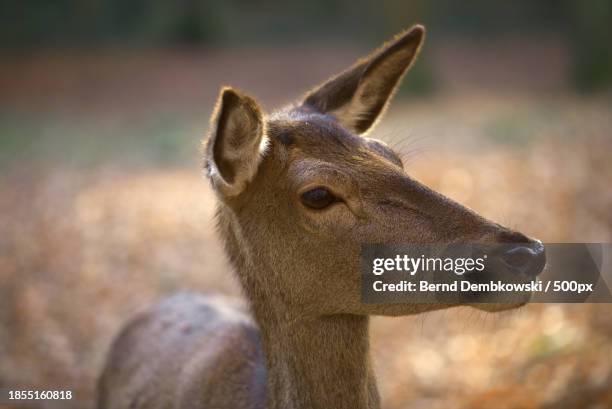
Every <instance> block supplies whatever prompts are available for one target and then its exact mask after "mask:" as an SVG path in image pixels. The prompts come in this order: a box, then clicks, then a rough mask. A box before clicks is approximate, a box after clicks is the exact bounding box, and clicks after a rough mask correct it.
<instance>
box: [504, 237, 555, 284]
mask: <svg viewBox="0 0 612 409" xmlns="http://www.w3.org/2000/svg"><path fill="white" fill-rule="evenodd" d="M502 260H503V261H504V263H505V264H506V266H507V267H508V268H509V269H511V270H512V271H513V272H515V273H521V274H525V275H527V276H530V277H534V276H536V275H538V274H540V273H541V272H542V270H543V269H544V265H545V264H546V254H545V251H544V245H543V244H542V242H540V241H534V242H531V243H525V244H520V245H516V246H514V247H512V248H510V249H509V250H506V251H505V252H504V253H503V254H502Z"/></svg>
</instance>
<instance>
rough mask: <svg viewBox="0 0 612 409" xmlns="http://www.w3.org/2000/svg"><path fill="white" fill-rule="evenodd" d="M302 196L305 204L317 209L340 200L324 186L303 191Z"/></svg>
mask: <svg viewBox="0 0 612 409" xmlns="http://www.w3.org/2000/svg"><path fill="white" fill-rule="evenodd" d="M300 198H301V200H302V203H303V204H304V206H306V207H310V208H311V209H317V210H320V209H324V208H326V207H327V206H329V205H331V204H332V203H335V202H337V201H338V198H337V197H336V196H334V195H333V194H332V193H331V192H330V191H329V190H327V189H326V188H324V187H315V188H314V189H310V190H308V191H306V192H304V193H302V196H301V197H300Z"/></svg>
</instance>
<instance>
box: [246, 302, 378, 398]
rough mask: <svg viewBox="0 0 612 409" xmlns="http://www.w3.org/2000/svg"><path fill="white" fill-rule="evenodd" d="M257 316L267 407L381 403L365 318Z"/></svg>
mask: <svg viewBox="0 0 612 409" xmlns="http://www.w3.org/2000/svg"><path fill="white" fill-rule="evenodd" d="M257 309H258V308H257V307H255V308H254V310H255V311H257ZM255 315H256V316H257V320H258V322H259V324H260V328H261V333H262V341H263V346H264V351H265V355H266V361H267V369H268V380H267V382H268V388H267V393H268V400H267V402H268V403H267V408H268V409H281V408H282V409H305V408H309V409H330V408H334V409H343V408H347V409H349V408H350V409H366V408H367V409H374V408H376V409H377V408H379V407H380V406H379V399H378V391H377V388H376V381H375V378H374V373H373V370H372V366H371V360H370V356H369V340H368V318H367V317H362V316H354V315H334V316H327V317H318V318H311V319H301V320H299V319H297V320H293V319H289V320H287V321H284V320H283V321H278V320H273V319H272V320H270V317H269V316H268V317H266V318H267V319H260V317H259V315H260V314H258V313H256V314H255ZM284 318H285V319H286V318H290V317H284Z"/></svg>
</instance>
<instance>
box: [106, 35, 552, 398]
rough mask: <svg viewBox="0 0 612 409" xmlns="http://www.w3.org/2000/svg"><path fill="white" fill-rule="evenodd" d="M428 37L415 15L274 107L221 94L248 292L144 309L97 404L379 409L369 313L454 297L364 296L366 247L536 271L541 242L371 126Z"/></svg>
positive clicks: (221, 212) (224, 189)
mask: <svg viewBox="0 0 612 409" xmlns="http://www.w3.org/2000/svg"><path fill="white" fill-rule="evenodd" d="M424 36H425V29H424V27H423V26H421V25H415V26H413V27H411V28H410V29H407V30H405V31H403V32H402V33H400V34H398V35H397V36H395V37H394V38H392V39H391V40H390V41H388V42H386V43H385V44H383V45H382V46H381V47H380V48H378V49H376V50H375V51H374V52H373V53H371V54H370V55H369V56H367V57H365V58H363V59H360V60H358V61H357V62H356V63H355V64H354V65H353V66H351V67H350V68H348V69H347V70H346V71H343V72H341V73H340V74H338V75H336V76H334V77H332V78H331V79H329V80H327V81H326V82H324V83H322V84H321V85H319V86H317V87H315V88H313V89H311V90H310V91H307V93H306V94H305V96H304V97H303V98H301V99H300V100H299V101H298V102H295V103H293V104H291V105H289V106H286V107H284V108H281V109H280V110H278V111H275V112H274V113H271V114H270V115H266V114H264V112H263V110H262V109H261V108H260V105H259V104H258V103H257V102H256V101H255V99H253V98H251V97H250V96H247V95H246V94H244V93H243V92H241V91H239V90H237V89H234V88H231V87H224V88H222V89H221V92H220V95H219V97H218V100H217V103H216V107H215V109H214V112H213V114H212V117H211V121H210V131H209V134H208V136H207V137H206V138H205V140H204V143H203V154H204V173H205V175H206V177H207V179H208V180H209V182H210V185H211V186H212V190H213V191H214V194H215V195H216V198H217V209H216V214H215V218H216V223H217V231H218V234H219V235H220V237H221V239H222V241H223V243H224V250H225V253H226V256H227V258H228V259H229V262H230V264H231V267H232V269H233V273H234V277H236V278H237V279H238V282H239V284H240V287H241V289H242V293H243V295H244V297H243V298H245V299H246V302H243V301H240V300H234V299H232V298H229V297H225V296H220V295H210V294H199V293H195V292H187V293H180V294H177V295H172V296H170V297H169V298H167V299H165V300H162V301H160V302H159V303H158V304H156V305H154V306H152V307H150V308H149V309H147V310H145V311H144V312H141V313H139V314H138V315H136V316H135V317H134V318H133V319H132V320H131V321H129V322H128V324H127V325H126V326H125V327H124V328H123V329H122V330H121V332H120V333H119V335H118V336H117V337H116V339H115V340H114V342H113V343H112V346H111V348H110V352H109V353H108V356H107V359H106V363H105V366H104V369H103V371H102V374H101V376H100V378H99V383H98V408H99V409H128V408H131V409H135V408H147V409H156V408H165V409H167V408H176V409H343V408H346V409H366V408H367V409H377V408H380V407H381V398H380V396H379V393H378V389H377V383H376V377H375V373H374V370H373V361H372V357H371V355H370V351H369V330H368V327H369V322H370V317H371V316H406V315H412V314H420V313H425V312H428V311H433V310H439V309H443V308H448V307H451V306H452V305H448V304H434V303H428V304H423V303H391V304H385V303H363V302H362V300H361V291H360V285H361V280H360V271H359V255H360V249H361V246H362V245H363V243H368V242H373V243H384V242H395V243H398V242H401V243H444V242H449V243H457V242H470V241H471V242H483V243H510V244H511V250H512V251H508V254H506V253H502V254H499V255H498V256H497V257H500V258H502V259H504V261H506V263H507V264H508V265H511V266H512V267H513V268H514V269H515V271H521V272H529V273H530V274H538V273H539V272H540V271H541V270H542V268H543V266H544V263H545V254H544V248H543V246H542V244H541V242H540V241H538V240H536V239H533V238H529V237H527V236H526V235H524V234H522V233H520V232H518V231H515V230H512V229H509V228H507V227H504V226H502V225H500V224H497V223H495V222H492V221H489V220H487V219H485V218H484V217H482V216H480V215H479V214H477V213H476V212H474V211H472V210H470V209H468V208H466V207H464V206H462V205H460V204H458V203H456V202H454V201H452V200H451V199H449V198H447V197H445V196H443V195H442V194H440V193H437V192H435V191H434V190H432V189H430V188H428V187H426V186H425V185H423V184H421V183H419V182H418V181H417V180H415V179H413V178H411V177H410V176H409V175H408V174H407V172H406V170H405V169H404V166H403V163H402V159H401V158H400V156H399V155H398V154H397V153H396V152H395V151H394V150H392V149H391V148H390V147H389V146H388V145H387V144H385V143H383V142H381V141H378V140H376V139H373V138H369V137H367V136H366V134H367V133H368V131H370V130H371V129H372V128H373V127H374V125H375V124H376V122H377V121H378V120H379V119H380V117H381V115H382V114H383V113H384V112H385V110H386V108H387V105H388V104H389V101H390V99H392V97H393V95H394V93H395V92H396V90H397V87H398V85H399V83H400V81H401V79H402V77H403V76H404V74H405V73H406V72H407V71H408V69H409V68H410V67H411V65H412V64H413V62H414V61H415V59H416V57H417V55H418V54H419V51H420V49H421V46H422V43H423V40H424ZM517 252H518V254H520V255H521V256H520V257H516V254H517ZM228 279H229V277H228ZM521 305H523V304H522V303H514V304H510V305H507V304H478V303H475V304H469V305H468V307H474V308H478V309H481V310H483V311H487V312H496V311H501V310H505V309H509V308H517V307H520V306H521Z"/></svg>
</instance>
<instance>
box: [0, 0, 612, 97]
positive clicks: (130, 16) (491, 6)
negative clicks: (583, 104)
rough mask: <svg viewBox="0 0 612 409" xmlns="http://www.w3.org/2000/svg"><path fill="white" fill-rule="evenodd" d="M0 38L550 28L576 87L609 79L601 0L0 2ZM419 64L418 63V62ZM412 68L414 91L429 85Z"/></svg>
mask: <svg viewBox="0 0 612 409" xmlns="http://www.w3.org/2000/svg"><path fill="white" fill-rule="evenodd" d="M5 3H6V4H3V6H2V9H3V10H2V13H1V14H0V46H1V47H2V48H3V49H4V50H5V51H6V50H9V51H11V52H19V51H21V52H23V51H31V50H37V49H40V48H49V47H60V48H74V47H80V48H91V47H99V46H122V47H125V46H129V47H142V46H146V47H159V46H164V45H166V46H167V45H173V46H176V45H180V46H185V45H223V46H231V45H243V44H245V43H247V44H279V43H284V44H287V43H289V44H292V43H294V42H304V41H334V40H346V39H347V38H350V39H356V40H359V41H363V42H369V43H371V44H375V43H377V42H378V41H380V32H381V31H383V32H385V33H387V32H389V31H390V30H399V29H401V28H405V27H406V26H407V25H409V24H412V23H413V22H415V21H419V22H423V23H425V24H427V25H428V26H429V27H430V28H431V29H432V30H431V31H433V32H435V33H436V36H439V37H442V36H455V35H461V36H475V37H481V36H491V35H508V34H510V35H516V34H519V35H523V34H533V33H550V32H552V33H558V34H561V35H563V36H564V38H565V39H566V40H567V42H568V44H569V45H570V46H571V48H572V55H573V66H574V67H573V73H574V75H573V79H574V81H575V85H577V86H578V87H579V88H580V89H583V90H593V89H597V88H598V87H602V86H607V85H609V84H610V80H611V78H612V51H611V48H610V47H609V45H608V40H609V39H610V38H612V32H611V30H612V28H611V27H612V24H610V23H611V22H612V5H611V3H610V2H609V1H608V0H592V1H588V2H583V1H579V0H564V1H553V0H542V1H537V2H534V1H528V0H520V1H513V2H490V1H486V0H471V1H467V2H456V1H452V0H431V1H426V0H416V1H411V2H406V1H401V0H384V1H382V2H373V1H366V0H354V1H349V0H333V1H328V0H310V1H307V2H295V3H287V2H280V1H276V0H264V1H260V2H249V1H246V0H231V1H224V2H214V1H197V0H179V1H172V2H169V1H162V0H131V1H121V0H89V1H77V0H56V1H54V2H47V1H44V0H28V1H12V2H5ZM423 65H426V64H423ZM425 72H427V70H426V69H422V72H421V74H423V75H422V76H421V77H422V81H416V83H418V84H420V85H419V86H415V88H414V90H416V91H421V92H423V91H427V90H429V89H431V86H432V79H431V78H427V76H426V75H425Z"/></svg>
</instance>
